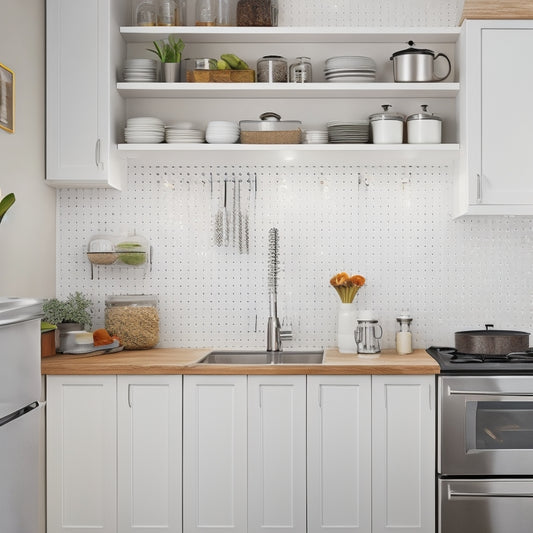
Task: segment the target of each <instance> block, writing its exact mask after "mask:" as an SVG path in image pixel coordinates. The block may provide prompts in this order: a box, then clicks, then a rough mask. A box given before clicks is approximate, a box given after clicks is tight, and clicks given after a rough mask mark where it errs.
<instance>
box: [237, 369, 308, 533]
mask: <svg viewBox="0 0 533 533" xmlns="http://www.w3.org/2000/svg"><path fill="white" fill-rule="evenodd" d="M305 426H306V377H305V376H248V530H247V531H248V533H266V532H268V531H272V532H276V533H288V532H294V533H301V532H305V531H306V427H305Z"/></svg>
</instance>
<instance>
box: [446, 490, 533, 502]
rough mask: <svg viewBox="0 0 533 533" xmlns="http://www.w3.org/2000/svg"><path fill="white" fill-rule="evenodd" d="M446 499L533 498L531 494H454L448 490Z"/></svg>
mask: <svg viewBox="0 0 533 533" xmlns="http://www.w3.org/2000/svg"><path fill="white" fill-rule="evenodd" d="M448 498H449V499H450V500H451V499H453V498H533V493H531V492H455V491H454V490H450V491H449V493H448Z"/></svg>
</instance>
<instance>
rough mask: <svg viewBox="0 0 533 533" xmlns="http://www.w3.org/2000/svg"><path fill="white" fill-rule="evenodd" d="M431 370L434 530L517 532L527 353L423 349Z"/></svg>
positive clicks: (527, 527)
mask: <svg viewBox="0 0 533 533" xmlns="http://www.w3.org/2000/svg"><path fill="white" fill-rule="evenodd" d="M428 353H429V354H430V355H431V356H432V357H434V358H435V359H436V360H437V362H438V363H439V365H440V367H441V375H439V376H438V378H437V382H438V387H437V390H438V415H437V416H438V424H437V428H438V429H437V431H438V434H437V450H438V453H437V479H438V494H439V496H438V497H439V506H438V509H439V514H438V526H439V529H438V531H439V532H440V533H466V532H468V533H525V532H528V531H531V530H532V524H533V351H529V350H526V351H523V352H515V353H510V354H507V355H494V356H490V355H483V354H465V353H461V352H458V351H457V350H455V349H453V348H434V347H432V348H429V349H428Z"/></svg>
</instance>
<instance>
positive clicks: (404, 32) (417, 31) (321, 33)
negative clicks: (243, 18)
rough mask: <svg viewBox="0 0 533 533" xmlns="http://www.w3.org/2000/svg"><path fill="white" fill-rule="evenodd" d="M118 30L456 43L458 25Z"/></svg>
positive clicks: (261, 39)
mask: <svg viewBox="0 0 533 533" xmlns="http://www.w3.org/2000/svg"><path fill="white" fill-rule="evenodd" d="M120 33H121V34H122V37H123V38H124V40H125V41H126V42H128V43H133V42H136V43H144V42H146V43H147V42H152V41H153V40H155V39H166V38H168V36H169V35H178V36H179V37H181V38H182V39H183V41H184V42H186V43H234V42H249V43H270V44H272V42H276V43H299V42H307V43H322V42H323V43H406V42H407V41H409V40H411V39H412V40H414V41H415V42H416V43H426V42H427V43H455V42H457V39H458V37H459V33H460V28H458V27H444V28H440V27H438V28H437V27H436V28H369V27H362V28H359V27H345V28H339V27H331V28H326V27H277V28H268V27H254V28H250V27H210V28H208V29H206V28H204V27H196V26H174V27H168V26H150V27H141V26H122V27H121V28H120Z"/></svg>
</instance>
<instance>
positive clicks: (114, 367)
mask: <svg viewBox="0 0 533 533" xmlns="http://www.w3.org/2000/svg"><path fill="white" fill-rule="evenodd" d="M210 351H211V349H209V348H156V349H153V350H138V351H122V352H118V353H114V354H107V355H98V356H91V355H54V356H51V357H45V358H43V359H42V362H41V373H42V374H47V375H54V374H55V375H91V374H93V375H99V374H127V375H139V374H293V375H294V374H333V375H334V374H383V375H385V374H389V375H392V374H438V373H439V371H440V369H439V365H438V364H437V362H436V361H435V360H434V359H433V358H432V357H431V356H430V355H428V354H427V353H426V351H425V350H415V351H414V352H413V353H411V354H409V355H398V354H397V353H396V351H395V350H383V351H382V352H381V356H380V357H378V358H376V359H368V358H363V357H360V356H358V355H352V354H341V353H339V351H338V350H337V349H336V348H328V349H326V356H325V360H324V363H323V364H321V365H285V364H284V365H198V364H196V361H198V360H199V359H201V358H202V357H203V356H204V355H206V354H207V353H208V352H210Z"/></svg>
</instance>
